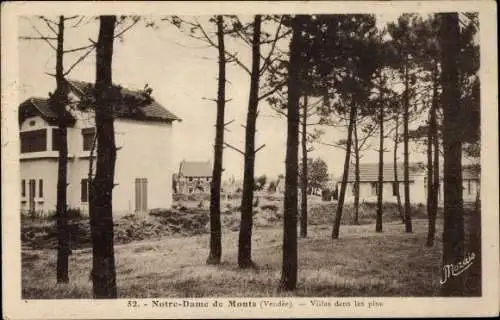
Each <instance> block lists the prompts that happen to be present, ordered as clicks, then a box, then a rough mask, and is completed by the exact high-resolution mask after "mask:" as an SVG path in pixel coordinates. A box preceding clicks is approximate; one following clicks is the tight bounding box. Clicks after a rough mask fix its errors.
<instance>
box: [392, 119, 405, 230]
mask: <svg viewBox="0 0 500 320" xmlns="http://www.w3.org/2000/svg"><path fill="white" fill-rule="evenodd" d="M398 145H399V114H397V115H396V129H395V131H394V152H393V163H394V183H395V185H396V186H395V187H396V201H397V203H398V212H399V216H400V217H401V222H402V223H405V216H404V212H403V205H402V204H401V194H400V193H399V180H398Z"/></svg>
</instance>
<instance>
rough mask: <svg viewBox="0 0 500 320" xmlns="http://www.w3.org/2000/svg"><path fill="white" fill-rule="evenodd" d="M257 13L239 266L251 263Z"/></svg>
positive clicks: (239, 242) (242, 201)
mask: <svg viewBox="0 0 500 320" xmlns="http://www.w3.org/2000/svg"><path fill="white" fill-rule="evenodd" d="M261 19H262V17H261V16H260V15H256V16H255V17H254V34H253V40H252V75H251V79H250V97H249V99H248V113H247V123H246V130H245V172H244V176H243V195H242V199H241V223H240V234H239V241H238V266H239V267H240V268H249V267H252V266H253V262H252V223H253V221H252V220H253V217H252V215H253V191H254V190H253V189H254V168H255V127H256V122H257V108H258V104H259V78H260V76H259V68H260V26H261Z"/></svg>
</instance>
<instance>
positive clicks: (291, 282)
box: [280, 15, 301, 291]
mask: <svg viewBox="0 0 500 320" xmlns="http://www.w3.org/2000/svg"><path fill="white" fill-rule="evenodd" d="M292 30H293V35H292V40H291V42H290V63H289V66H288V116H287V128H288V129H287V141H286V159H285V163H286V174H285V200H284V216H283V220H284V221H283V267H282V270H281V280H280V289H282V290H286V291H291V290H295V287H296V285H297V264H298V261H297V260H298V259H297V214H298V208H297V198H298V197H297V183H298V151H299V150H298V149H299V122H300V115H299V99H300V93H299V92H300V90H299V88H300V84H299V81H300V79H299V74H300V71H301V70H300V66H301V48H300V37H301V16H298V15H296V16H295V17H294V18H293V21H292Z"/></svg>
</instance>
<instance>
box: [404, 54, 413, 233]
mask: <svg viewBox="0 0 500 320" xmlns="http://www.w3.org/2000/svg"><path fill="white" fill-rule="evenodd" d="M409 86H410V85H409V74H408V55H406V57H405V91H404V113H403V148H404V150H403V153H404V173H403V175H404V187H405V188H404V193H405V231H406V232H412V223H411V206H410V163H409V149H408V140H409V136H408V122H409V117H410V92H409V90H410V87H409Z"/></svg>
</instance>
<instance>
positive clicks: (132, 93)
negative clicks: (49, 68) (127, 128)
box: [68, 80, 181, 122]
mask: <svg viewBox="0 0 500 320" xmlns="http://www.w3.org/2000/svg"><path fill="white" fill-rule="evenodd" d="M68 83H69V84H70V87H71V88H73V89H74V91H76V93H77V94H78V95H84V94H85V92H86V91H87V90H89V89H91V88H93V84H92V83H90V82H84V81H77V80H68ZM121 92H122V93H123V94H124V95H125V96H129V97H132V98H134V99H135V101H137V100H141V99H144V95H143V93H142V92H141V91H139V90H131V89H127V88H123V87H122V89H121ZM131 107H132V108H131ZM134 107H135V108H134ZM132 111H138V112H132ZM115 112H117V114H116V116H119V117H124V118H127V117H129V118H134V119H136V120H157V121H166V122H172V121H175V120H179V121H180V120H181V119H180V118H179V117H177V116H176V115H175V114H173V113H172V112H170V111H169V110H167V109H166V108H164V107H163V106H162V105H160V104H159V103H158V102H157V101H156V100H154V99H153V98H151V101H150V102H149V103H148V104H146V105H143V106H140V107H138V106H120V107H119V108H115Z"/></svg>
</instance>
